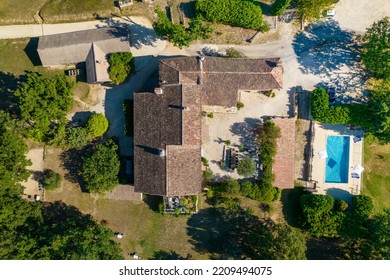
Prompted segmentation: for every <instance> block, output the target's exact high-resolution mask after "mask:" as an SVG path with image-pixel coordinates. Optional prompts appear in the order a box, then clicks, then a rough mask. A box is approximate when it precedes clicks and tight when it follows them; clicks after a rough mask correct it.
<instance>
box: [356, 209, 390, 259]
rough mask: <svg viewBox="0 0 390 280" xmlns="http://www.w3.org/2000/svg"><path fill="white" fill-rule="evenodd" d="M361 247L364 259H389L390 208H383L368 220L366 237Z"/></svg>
mask: <svg viewBox="0 0 390 280" xmlns="http://www.w3.org/2000/svg"><path fill="white" fill-rule="evenodd" d="M362 247H363V248H362V253H363V257H364V259H371V260H388V259H390V209H385V210H384V211H383V213H381V214H378V215H375V216H374V217H373V218H372V219H371V220H370V221H369V223H368V234H367V239H365V240H364V241H363V244H362Z"/></svg>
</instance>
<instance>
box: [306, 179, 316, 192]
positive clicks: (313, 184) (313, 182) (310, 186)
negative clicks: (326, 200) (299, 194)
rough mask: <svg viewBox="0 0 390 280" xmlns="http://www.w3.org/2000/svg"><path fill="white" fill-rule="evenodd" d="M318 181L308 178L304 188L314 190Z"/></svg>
mask: <svg viewBox="0 0 390 280" xmlns="http://www.w3.org/2000/svg"><path fill="white" fill-rule="evenodd" d="M317 183H318V181H316V180H310V181H307V182H306V188H308V189H313V190H315V189H316V188H317Z"/></svg>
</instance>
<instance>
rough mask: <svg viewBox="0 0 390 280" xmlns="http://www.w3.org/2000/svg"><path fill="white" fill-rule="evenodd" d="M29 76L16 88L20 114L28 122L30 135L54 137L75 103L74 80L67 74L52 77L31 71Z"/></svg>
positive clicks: (41, 139) (31, 136)
mask: <svg viewBox="0 0 390 280" xmlns="http://www.w3.org/2000/svg"><path fill="white" fill-rule="evenodd" d="M26 76H27V80H26V81H25V82H23V83H21V84H20V85H19V87H18V89H17V90H16V91H15V96H17V97H18V105H19V109H20V113H21V118H22V119H23V120H24V121H26V123H27V124H28V129H27V135H28V137H30V138H32V139H34V140H36V141H38V142H48V141H50V140H52V139H53V138H54V137H55V135H56V132H57V131H58V127H59V125H61V124H63V123H64V120H65V116H66V113H67V112H68V111H69V110H70V109H71V108H72V106H73V98H72V96H73V94H72V88H73V86H74V83H73V82H71V81H70V80H68V78H67V77H66V76H65V75H56V76H54V77H51V78H47V77H44V76H41V75H40V74H38V73H28V74H27V75H26Z"/></svg>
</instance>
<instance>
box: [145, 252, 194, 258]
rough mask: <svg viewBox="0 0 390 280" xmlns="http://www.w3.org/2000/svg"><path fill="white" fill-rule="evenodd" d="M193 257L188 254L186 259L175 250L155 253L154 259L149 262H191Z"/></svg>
mask: <svg viewBox="0 0 390 280" xmlns="http://www.w3.org/2000/svg"><path fill="white" fill-rule="evenodd" d="M191 259H192V256H191V255H190V254H187V256H186V257H183V256H181V255H179V254H178V253H176V252H175V251H173V250H170V251H164V250H159V251H155V252H154V253H153V257H151V258H149V260H191Z"/></svg>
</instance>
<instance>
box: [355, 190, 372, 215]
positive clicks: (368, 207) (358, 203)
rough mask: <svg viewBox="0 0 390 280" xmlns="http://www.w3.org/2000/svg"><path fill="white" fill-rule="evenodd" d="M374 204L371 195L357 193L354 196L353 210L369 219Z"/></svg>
mask: <svg viewBox="0 0 390 280" xmlns="http://www.w3.org/2000/svg"><path fill="white" fill-rule="evenodd" d="M373 208H374V205H373V203H372V199H371V197H369V196H367V195H363V194H361V195H355V196H353V197H352V212H353V213H354V214H356V215H357V216H358V217H361V218H362V219H368V217H369V216H370V215H371V213H372V209H373Z"/></svg>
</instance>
